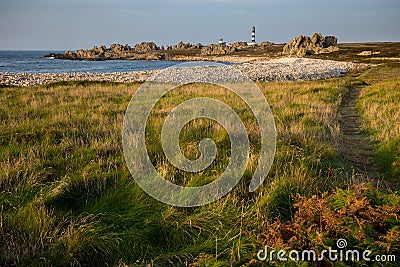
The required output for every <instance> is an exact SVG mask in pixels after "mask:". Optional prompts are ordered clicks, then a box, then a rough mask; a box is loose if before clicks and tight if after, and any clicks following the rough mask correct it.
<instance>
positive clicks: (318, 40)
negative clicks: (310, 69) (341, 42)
mask: <svg viewBox="0 0 400 267" xmlns="http://www.w3.org/2000/svg"><path fill="white" fill-rule="evenodd" d="M337 41H338V39H337V38H336V37H334V36H326V37H323V36H322V35H321V34H320V33H314V34H313V36H312V37H311V38H310V37H308V36H304V35H299V36H298V37H297V38H293V39H292V40H290V42H289V43H287V44H286V45H285V46H284V47H283V51H282V54H284V55H290V56H297V57H305V56H310V55H315V54H323V53H332V52H336V51H339V47H338V46H336V44H337Z"/></svg>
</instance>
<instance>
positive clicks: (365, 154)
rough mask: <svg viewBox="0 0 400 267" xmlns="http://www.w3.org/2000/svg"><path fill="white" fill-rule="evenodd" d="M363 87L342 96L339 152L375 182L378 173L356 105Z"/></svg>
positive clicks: (355, 87) (353, 89)
mask: <svg viewBox="0 0 400 267" xmlns="http://www.w3.org/2000/svg"><path fill="white" fill-rule="evenodd" d="M362 88H363V86H359V85H358V86H353V87H351V88H349V89H348V90H347V92H346V93H345V94H344V95H343V98H342V102H341V104H340V107H339V114H340V117H339V124H340V130H341V136H342V143H341V145H340V147H339V151H340V153H341V154H342V156H343V157H344V158H345V159H347V160H348V161H350V162H351V163H353V164H354V166H355V167H356V168H357V169H358V171H360V172H361V173H366V174H367V175H368V177H369V178H370V179H373V180H377V178H378V172H377V168H376V166H375V164H374V159H373V155H374V150H373V147H372V145H371V143H370V141H369V139H368V137H367V136H366V135H364V134H363V133H362V127H361V117H360V115H359V114H358V112H357V109H356V107H355V106H356V103H357V99H358V97H359V95H360V92H361V90H362Z"/></svg>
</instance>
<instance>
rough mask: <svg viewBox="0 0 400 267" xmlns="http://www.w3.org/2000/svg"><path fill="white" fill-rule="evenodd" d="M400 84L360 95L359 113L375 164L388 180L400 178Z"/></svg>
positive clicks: (387, 84) (369, 89) (370, 88)
mask: <svg viewBox="0 0 400 267" xmlns="http://www.w3.org/2000/svg"><path fill="white" fill-rule="evenodd" d="M398 77H399V76H398ZM399 103H400V80H399V79H391V80H387V81H382V82H379V83H376V84H372V85H371V86H368V87H366V88H364V90H363V91H362V92H361V95H360V100H359V103H358V109H359V110H360V112H361V114H362V115H363V119H364V120H363V121H364V128H365V130H366V131H367V132H368V133H369V134H370V136H371V139H372V141H373V142H374V143H375V145H376V151H375V162H376V164H377V165H378V167H379V168H380V171H381V172H382V173H384V174H385V176H386V177H387V178H390V179H392V180H394V181H398V180H399V178H400V123H399V122H400V110H399Z"/></svg>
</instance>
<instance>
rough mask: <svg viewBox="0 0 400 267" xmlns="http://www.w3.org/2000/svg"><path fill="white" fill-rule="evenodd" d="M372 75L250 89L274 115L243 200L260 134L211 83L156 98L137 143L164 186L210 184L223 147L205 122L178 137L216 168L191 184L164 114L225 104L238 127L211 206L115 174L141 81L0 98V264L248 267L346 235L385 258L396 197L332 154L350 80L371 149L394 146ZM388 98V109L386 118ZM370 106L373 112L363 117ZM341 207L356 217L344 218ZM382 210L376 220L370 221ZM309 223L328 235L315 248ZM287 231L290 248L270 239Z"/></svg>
mask: <svg viewBox="0 0 400 267" xmlns="http://www.w3.org/2000/svg"><path fill="white" fill-rule="evenodd" d="M380 68H383V67H380ZM376 70H377V71H378V70H380V69H379V68H378V69H376ZM391 70H392V69H391ZM397 71H398V70H397ZM378 72H379V71H378ZM392 72H395V71H393V70H392ZM397 73H398V72H397ZM384 74H385V71H381V72H380V75H384ZM363 75H364V76H363ZM374 75H375V76H374ZM376 75H377V74H376V73H375V72H369V73H368V72H363V73H357V74H354V75H353V77H352V76H351V75H350V76H349V77H347V78H338V79H329V80H324V81H307V82H295V83H294V82H279V83H259V84H258V86H259V87H260V89H261V91H262V92H263V94H264V95H265V96H266V98H267V100H268V101H269V104H270V106H271V109H272V111H273V113H274V116H275V122H276V127H277V134H278V140H277V152H276V157H275V161H274V164H273V166H272V168H271V171H270V173H269V175H268V177H267V181H266V182H265V183H264V185H263V186H262V187H261V188H259V189H258V190H257V191H256V192H255V193H249V192H248V191H247V186H248V183H249V180H250V179H251V176H252V172H253V171H254V169H255V167H256V162H257V159H258V153H259V144H258V142H259V131H258V130H257V125H256V123H255V118H254V117H253V116H252V114H251V112H250V110H249V108H248V107H247V106H246V105H245V104H244V103H243V102H242V101H241V100H240V99H238V98H237V97H236V96H234V95H232V94H230V93H229V92H227V91H226V90H225V89H223V88H220V87H216V86H211V85H207V86H201V85H187V86H184V87H181V88H179V89H178V90H175V91H173V92H171V93H169V94H168V95H167V96H166V97H164V98H163V99H162V100H161V101H160V102H159V103H158V104H157V106H156V108H155V110H153V112H152V116H151V119H150V121H149V125H148V127H147V134H146V138H147V148H148V150H149V155H150V157H151V160H152V162H153V164H154V165H155V166H156V168H157V170H158V171H159V172H160V173H161V174H165V176H166V178H167V179H170V180H171V181H173V182H175V183H179V184H185V185H198V184H202V183H204V182H205V181H212V180H214V179H216V178H218V176H219V175H220V174H221V173H222V172H223V170H224V168H225V166H226V164H227V162H228V160H229V147H230V142H229V138H228V136H227V134H226V132H225V131H224V130H223V129H222V128H221V127H220V126H219V125H218V124H216V123H215V122H213V121H211V120H195V121H194V122H193V123H191V124H190V126H187V127H185V128H184V130H183V132H182V133H181V140H180V141H181V148H182V151H183V153H184V154H185V155H187V156H188V157H189V158H193V159H194V158H196V157H198V155H199V154H198V151H197V145H198V143H199V141H200V140H202V139H203V138H204V137H212V138H213V140H214V141H215V143H216V145H217V147H218V157H217V160H216V161H215V162H214V163H213V164H212V165H211V166H210V167H209V168H208V169H206V170H205V171H204V172H203V173H202V175H201V176H199V175H193V174H188V173H184V172H182V171H180V170H178V169H176V168H174V166H172V165H171V164H169V162H168V161H167V160H166V159H165V156H164V155H163V153H162V148H161V146H160V137H159V132H160V130H161V128H160V127H161V126H162V124H163V120H164V119H165V117H166V115H167V114H168V111H169V110H171V109H172V108H173V107H175V106H176V105H177V104H179V103H181V102H182V101H184V100H186V99H190V98H192V97H195V96H210V97H214V98H217V99H219V100H221V101H224V102H226V103H227V104H228V105H230V106H231V107H232V108H234V109H235V111H236V112H237V113H238V115H239V116H240V117H241V119H242V121H244V124H245V126H246V129H247V131H248V133H249V139H250V142H251V149H250V151H251V153H250V160H249V162H248V165H247V169H246V172H245V175H244V179H242V180H241V181H240V182H239V184H238V186H236V187H235V189H234V190H232V191H231V192H230V193H229V194H228V195H227V196H225V197H224V198H222V199H220V200H218V201H216V202H214V203H211V204H208V205H206V206H202V207H198V208H190V209H188V208H176V207H171V206H168V205H165V204H162V203H159V202H157V201H156V200H154V199H152V198H151V197H149V196H148V195H147V194H146V193H145V192H143V191H142V190H141V189H140V188H139V187H138V186H137V185H136V184H135V182H134V180H133V179H132V177H131V175H130V173H129V171H128V169H127V167H126V165H125V161H124V158H123V151H122V145H121V131H122V122H123V118H124V112H125V110H126V108H127V105H128V103H129V100H130V98H131V97H132V95H133V93H134V92H135V91H136V90H137V89H138V87H139V86H140V84H138V83H134V84H110V83H76V82H68V83H62V84H53V85H46V86H38V87H28V88H1V89H0V103H1V105H0V151H1V153H0V190H1V192H2V193H1V196H0V203H1V213H0V228H1V234H0V263H1V265H25V266H29V265H35V266H37V265H40V266H65V265H73V266H80V265H83V266H98V265H111V266H118V265H120V266H123V265H130V266H137V265H139V266H141V265H146V264H150V266H167V265H172V264H175V265H188V264H189V263H192V264H194V265H196V266H230V265H233V266H249V265H251V264H254V265H257V264H261V263H260V262H257V261H256V260H255V258H256V256H255V255H256V253H257V251H258V250H259V249H261V248H262V247H263V245H264V244H266V243H268V244H269V245H271V246H284V247H287V248H303V247H306V246H307V245H310V246H311V247H315V248H318V249H321V248H323V247H327V246H328V245H332V244H333V242H334V241H335V240H336V239H335V238H339V237H342V238H344V237H347V236H348V233H349V232H348V231H350V232H351V233H352V234H351V235H350V237H351V238H352V239H351V240H350V241H351V242H353V243H354V245H357V244H360V246H361V247H368V246H369V245H373V247H374V248H376V250H377V251H386V252H387V253H389V252H390V253H393V251H396V249H397V248H398V244H399V240H398V239H396V238H394V237H393V236H396V231H398V230H396V229H398V227H399V221H398V217H397V219H396V216H398V215H399V211H398V210H396V207H398V205H399V201H398V200H399V198H400V196H399V193H398V192H396V191H395V189H393V190H389V189H381V188H377V187H376V186H372V185H371V184H368V182H369V179H368V177H365V176H364V175H363V174H360V173H357V171H356V170H354V168H353V167H352V165H351V164H350V163H349V162H347V161H346V160H344V159H343V157H342V155H340V153H339V152H338V149H337V148H338V146H340V125H339V120H338V109H339V106H340V102H341V96H342V95H343V94H344V93H345V92H346V90H350V88H351V86H352V85H353V84H358V83H360V79H363V80H365V81H367V82H368V83H370V84H371V85H370V86H369V87H366V88H364V90H363V91H362V97H361V99H360V106H359V108H360V111H361V113H362V114H364V115H363V118H364V122H365V127H366V130H367V131H368V133H370V136H371V138H375V139H374V140H376V146H377V151H379V149H380V148H381V146H382V147H384V145H385V144H386V142H395V141H393V140H397V139H396V138H398V136H399V134H398V132H394V131H393V130H390V129H392V127H393V126H395V125H396V119H395V118H396V117H394V116H393V114H392V113H395V114H398V113H396V112H398V110H399V108H398V103H399V102H398V101H397V102H396V101H395V100H394V97H397V96H398V92H397V91H398V79H395V80H392V81H387V82H384V83H375V82H374V79H375V80H376V79H378V78H377V77H376ZM379 80H382V79H381V78H379ZM389 88H390V89H389ZM381 90H387V93H386V94H381V93H380V91H381ZM374 93H375V95H374ZM377 96H379V98H378V97H377ZM385 101H386V102H385ZM387 101H389V102H390V105H386V106H387V107H385V105H384V104H383V103H387ZM371 103H374V105H376V106H379V108H380V109H382V112H381V111H378V109H377V108H375V109H369V107H371ZM380 109H379V110H380ZM390 112H392V113H390ZM375 118H380V119H382V120H383V121H384V122H385V123H384V127H383V128H382V127H380V126H379V125H378V124H374V123H373V121H376V120H374V119H375ZM397 121H398V120H397ZM397 126H398V125H397ZM396 144H397V143H396ZM390 147H392V146H390ZM394 147H395V146H394ZM377 153H378V154H379V152H377ZM396 155H397V154H395V156H396ZM391 179H395V178H393V177H392V176H391ZM397 179H398V178H397ZM397 181H398V180H397ZM357 201H358V202H357ZM360 201H361V202H360ZM315 203H319V204H318V205H316V206H314V204H315ZM352 203H361V204H359V205H357V206H354V205H353V204H352ZM313 206H314V209H312V210H310V212H308V213H307V212H306V211H307V210H308V209H310V208H311V207H313ZM352 209H353V210H356V211H357V212H358V211H360V210H363V209H368V212H369V213H368V214H367V215H365V216H364V215H363V216H361V215H360V216H358V215H357V216H352V215H351V211H352ZM382 209H384V210H387V211H388V213H385V214H382V212H381V213H379V212H380V210H382ZM321 210H323V211H324V212H323V214H325V215H326V216H328V215H329V214H330V215H329V216H330V217H326V218H329V219H330V222H332V221H333V222H334V221H335V220H336V219H337V218H340V214H343V213H341V212H348V213H346V216H348V217H349V218H348V220H350V219H351V220H352V221H351V222H352V224H346V218H345V217H343V218H342V219H343V222H342V221H340V223H338V224H337V225H336V226H335V224H334V223H331V224H329V225H327V226H322V225H320V222H316V221H313V220H310V218H314V217H315V214H319V212H320V211H321ZM389 211H390V212H389ZM332 212H333V213H332ZM374 212H375V213H374ZM357 214H358V213H357ZM371 214H378V215H380V216H381V217H380V218H382V220H383V221H384V222H385V224H382V225H378V226H379V227H380V228H378V226H377V225H376V224H374V222H373V216H372V215H371ZM393 214H394V215H393ZM396 214H397V215H396ZM325 215H324V216H325ZM348 220H347V221H348ZM357 220H359V221H360V220H364V221H363V222H364V224H362V226H363V228H362V230H363V231H368V232H365V234H364V235H363V236H357V233H358V232H357V230H358V229H360V226H359V225H358V224H355V223H354V222H356V221H357ZM278 225H282V227H281V228H277V226H278ZM299 225H303V226H304V227H305V226H309V227H308V228H307V229H303V228H301V229H300V228H298V227H299ZM283 226H284V227H283ZM317 226H321V229H324V231H326V232H327V233H328V234H326V235H322V236H321V237H320V238H317V235H318V234H321V232H320V231H319V229H320V228H318V227H317ZM364 226H365V227H364ZM296 227H297V228H296ZM396 227H397V228H396ZM280 229H281V232H279V230H280ZM293 229H294V230H293ZM290 231H291V233H296V236H297V237H298V242H292V241H293V240H292V241H290V240H288V239H286V238H280V239H279V237H280V236H281V237H282V236H283V237H284V236H285V235H287V233H288V232H290ZM266 237H267V238H266ZM357 238H358V239H357ZM382 238H386V239H382ZM274 240H275V241H274ZM379 242H381V243H379ZM388 246H389V249H386V250H385V248H387V247H388ZM397 251H398V250H397ZM270 264H275V265H279V264H278V263H277V262H271V263H270Z"/></svg>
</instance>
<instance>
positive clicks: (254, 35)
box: [247, 26, 257, 45]
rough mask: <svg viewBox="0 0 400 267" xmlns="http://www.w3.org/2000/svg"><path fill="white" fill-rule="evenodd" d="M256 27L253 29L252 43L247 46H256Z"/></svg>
mask: <svg viewBox="0 0 400 267" xmlns="http://www.w3.org/2000/svg"><path fill="white" fill-rule="evenodd" d="M256 44H257V43H256V27H255V26H253V27H252V28H251V42H250V43H247V45H256Z"/></svg>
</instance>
